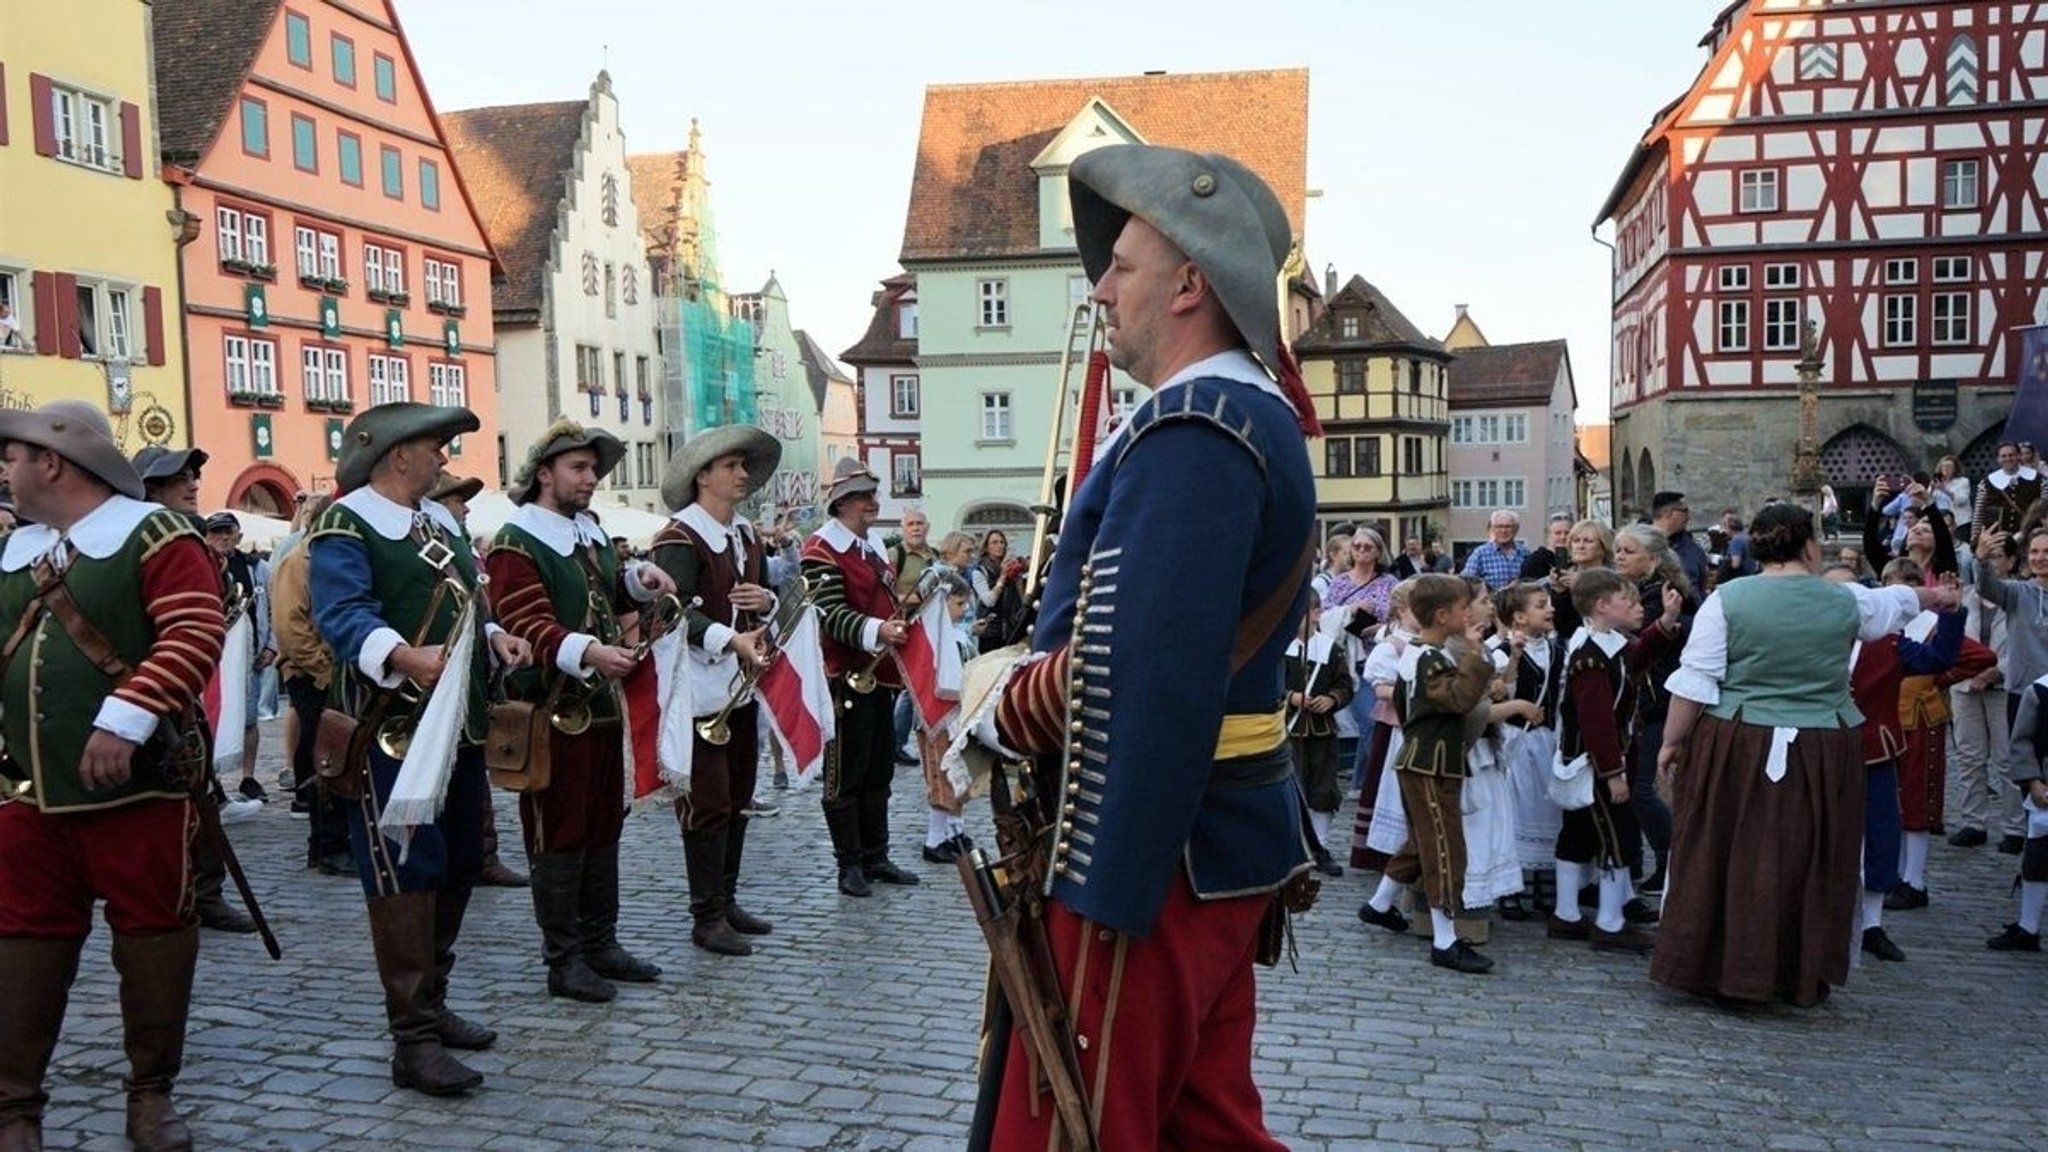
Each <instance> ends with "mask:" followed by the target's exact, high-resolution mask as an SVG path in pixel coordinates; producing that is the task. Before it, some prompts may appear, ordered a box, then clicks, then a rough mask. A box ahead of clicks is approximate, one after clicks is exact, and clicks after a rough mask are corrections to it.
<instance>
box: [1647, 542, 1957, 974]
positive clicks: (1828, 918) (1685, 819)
mask: <svg viewBox="0 0 2048 1152" xmlns="http://www.w3.org/2000/svg"><path fill="white" fill-rule="evenodd" d="M1749 538H1750V547H1751V549H1752V553H1753V555H1754V556H1755V558H1756V560H1757V562H1758V563H1759V564H1761V565H1762V567H1763V570H1762V572H1761V574H1760V575H1759V576H1758V577H1757V578H1755V579H1748V580H1735V581H1731V582H1729V583H1727V584H1724V585H1722V586H1721V587H1720V588H1719V589H1718V590H1716V591H1715V592H1714V594H1713V595H1712V596H1709V597H1708V598H1707V601H1706V603H1705V604H1703V605H1701V607H1700V611H1699V615H1698V616H1697V617H1695V618H1694V620H1693V629H1692V635H1691V637H1690V638H1689V639H1688V640H1687V642H1686V646H1685V655H1684V657H1683V658H1682V659H1681V661H1680V664H1679V668H1678V671H1676V672H1674V673H1672V675H1671V677H1670V679H1669V680H1668V681H1667V682H1666V687H1667V688H1668V689H1669V690H1670V692H1671V708H1670V714H1669V717H1668V718H1667V720H1666V722H1665V726H1664V742H1663V747H1662V748H1661V749H1660V751H1659V752H1658V756H1657V765H1658V769H1659V771H1660V772H1668V773H1670V774H1671V776H1672V780H1673V783H1674V785H1675V791H1674V794H1673V808H1674V816H1675V819H1676V832H1675V835H1674V837H1673V840H1672V845H1671V881H1670V894H1669V895H1668V896H1667V897H1666V899H1665V903H1664V920H1663V926H1662V930H1661V931H1660V932H1659V933H1658V939H1657V954H1656V957H1655V959H1654V960H1652V962H1651V965H1650V978H1651V979H1652V980H1655V981H1657V982H1658V983H1660V984H1666V985H1669V986H1671V987H1673V988H1679V989H1682V990H1684V991H1688V992H1696V993H1699V994H1702V995H1708V996H1713V997H1715V998H1716V999H1720V1000H1727V1001H1735V1002H1768V1001H1772V1000H1784V1001H1788V1002H1790V1003H1792V1004H1797V1005H1802V1006H1805V1005H1813V1004H1818V1003H1820V1002H1821V1001H1822V1000H1824V999H1826V998H1827V994H1828V992H1829V990H1830V989H1831V988H1833V987H1835V986H1838V985H1841V984H1843V983H1845V982H1846V981H1847V980H1848V976H1849V952H1850V948H1851V944H1852V938H1851V935H1850V924H1851V918H1852V917H1853V916H1854V914H1855V910H1856V904H1857V894H1858V888H1859V886H1860V882H1859V862H1860V857H1861V850H1862V836H1863V781H1864V771H1863V762H1862V761H1863V757H1862V749H1861V740H1860V734H1859V732H1858V726H1859V725H1861V724H1862V722H1863V715H1862V713H1860V712H1858V711H1857V710H1856V706H1855V705H1854V704H1853V703H1851V701H1850V698H1849V662H1850V653H1851V651H1852V650H1853V648H1854V646H1855V643H1856V641H1857V640H1858V639H1859V638H1860V639H1864V640H1876V639H1878V638H1880V637H1883V636H1884V635H1886V634H1887V633H1889V632H1891V631H1893V630H1895V629H1897V628H1901V627H1904V626H1905V624H1906V622H1907V621H1908V620H1910V619H1912V618H1913V616H1914V615H1916V614H1917V613H1919V612H1920V610H1921V609H1922V608H1939V609H1947V608H1952V607H1954V605H1955V602H1956V593H1955V591H1954V590H1953V589H1948V588H1904V587H1892V588H1883V589H1875V590H1873V589H1867V588H1863V587H1861V586H1858V585H1855V584H1830V583H1828V582H1826V581H1824V580H1822V579H1821V578H1820V576H1819V575H1818V574H1817V573H1818V571H1819V568H1820V546H1819V544H1818V543H1817V542H1816V540H1815V536H1814V524H1813V514H1812V513H1811V512H1810V511H1809V510H1807V509H1804V508H1801V507H1798V506H1796V505H1792V504H1772V505H1768V506H1766V507H1765V508H1764V510H1763V511H1761V512H1759V513H1757V516H1756V519H1755V521H1754V522H1752V523H1751V525H1750V529H1749Z"/></svg>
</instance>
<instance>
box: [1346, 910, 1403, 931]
mask: <svg viewBox="0 0 2048 1152" xmlns="http://www.w3.org/2000/svg"><path fill="white" fill-rule="evenodd" d="M1358 918H1359V919H1360V920H1362V921H1364V922H1365V923H1367V924H1371V925H1373V926H1374V927H1376V928H1385V929H1386V930H1387V931H1389V932H1394V933H1401V932H1406V931H1407V930H1408V918H1407V917H1406V916H1403V915H1401V910H1400V909H1399V908H1388V909H1387V910H1386V911H1385V912H1382V911H1380V910H1379V909H1377V908H1375V907H1373V906H1372V905H1371V904H1360V905H1359V906H1358Z"/></svg>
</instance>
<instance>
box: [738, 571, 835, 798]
mask: <svg viewBox="0 0 2048 1152" xmlns="http://www.w3.org/2000/svg"><path fill="white" fill-rule="evenodd" d="M754 694H755V695H756V696H758V697H759V698H760V700H761V715H762V717H763V718H764V719H765V720H766V721H767V724H768V731H769V733H770V734H771V735H773V736H774V737H775V742H776V743H777V744H779V745H781V746H782V754H783V756H784V757H785V758H786V759H787V761H788V763H789V764H790V766H791V770H792V771H794V772H795V774H796V779H797V783H798V784H800V785H801V784H803V783H806V782H808V781H809V780H810V778H811V777H812V775H814V774H815V773H816V772H817V771H818V769H819V768H820V767H821V766H822V765H823V764H824V763H825V745H826V743H827V742H829V741H830V740H831V739H832V737H833V734H834V733H835V732H836V731H837V728H836V726H835V718H834V716H833V713H832V689H831V687H830V683H829V681H828V680H827V679H826V676H825V651H824V649H823V648H821V647H819V645H818V613H817V611H816V610H815V609H805V610H804V614H803V619H802V620H800V621H798V622H797V626H796V629H795V630H794V631H792V632H791V633H790V635H789V639H788V640H786V641H784V642H783V645H782V650H781V651H780V652H779V653H777V654H776V657H775V662H774V663H773V664H770V665H769V666H768V670H767V671H766V672H763V673H762V674H761V679H760V682H759V683H757V684H756V685H755V686H754Z"/></svg>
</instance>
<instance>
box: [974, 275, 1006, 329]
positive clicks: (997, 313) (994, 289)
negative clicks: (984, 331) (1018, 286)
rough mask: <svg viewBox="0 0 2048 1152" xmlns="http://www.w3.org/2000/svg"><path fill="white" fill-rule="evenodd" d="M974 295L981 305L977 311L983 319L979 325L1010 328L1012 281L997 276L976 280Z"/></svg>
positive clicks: (982, 326)
mask: <svg viewBox="0 0 2048 1152" xmlns="http://www.w3.org/2000/svg"><path fill="white" fill-rule="evenodd" d="M974 295H975V299H976V300H977V301H978V303H979V305H980V307H979V309H978V311H977V312H976V313H975V315H976V316H978V317H979V318H980V320H981V323H980V324H979V325H977V327H981V328H1008V327H1009V326H1010V282H1009V281H1008V280H1005V279H1001V278H996V279H992V280H976V281H975V282H974Z"/></svg>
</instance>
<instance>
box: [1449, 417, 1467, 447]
mask: <svg viewBox="0 0 2048 1152" xmlns="http://www.w3.org/2000/svg"><path fill="white" fill-rule="evenodd" d="M1471 442H1472V418H1471V417H1470V416H1453V417H1451V443H1453V444H1470V443H1471Z"/></svg>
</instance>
